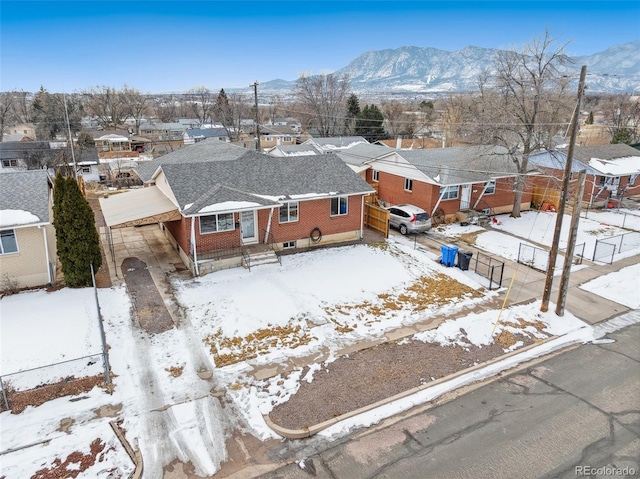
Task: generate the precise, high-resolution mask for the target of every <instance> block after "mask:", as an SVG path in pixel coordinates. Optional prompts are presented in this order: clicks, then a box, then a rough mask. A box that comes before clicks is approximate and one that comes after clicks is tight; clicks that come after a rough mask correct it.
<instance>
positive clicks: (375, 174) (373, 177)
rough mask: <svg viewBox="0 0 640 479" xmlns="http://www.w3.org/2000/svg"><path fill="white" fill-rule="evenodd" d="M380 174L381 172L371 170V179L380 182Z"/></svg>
mask: <svg viewBox="0 0 640 479" xmlns="http://www.w3.org/2000/svg"><path fill="white" fill-rule="evenodd" d="M379 173H380V172H379V171H378V170H371V179H372V180H373V181H375V182H378V181H379V180H378V177H379Z"/></svg>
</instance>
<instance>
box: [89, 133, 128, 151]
mask: <svg viewBox="0 0 640 479" xmlns="http://www.w3.org/2000/svg"><path fill="white" fill-rule="evenodd" d="M93 141H94V142H95V145H96V149H97V150H98V151H99V152H100V153H106V152H122V151H131V140H130V139H129V137H128V136H124V135H118V134H115V133H109V134H106V135H102V136H99V137H97V138H94V139H93Z"/></svg>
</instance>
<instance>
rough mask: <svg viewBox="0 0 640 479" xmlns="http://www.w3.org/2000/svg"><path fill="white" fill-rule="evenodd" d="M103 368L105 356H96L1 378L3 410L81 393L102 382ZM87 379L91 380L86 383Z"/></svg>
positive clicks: (0, 388) (103, 377) (99, 354)
mask: <svg viewBox="0 0 640 479" xmlns="http://www.w3.org/2000/svg"><path fill="white" fill-rule="evenodd" d="M105 367H106V363H105V361H104V355H103V354H102V353H97V354H92V355H90V356H84V357H81V358H76V359H71V360H69V361H63V362H59V363H54V364H49V365H47V366H42V367H39V368H33V369H26V370H24V371H19V372H15V373H11V374H5V375H3V376H0V390H1V392H2V404H1V405H2V409H3V410H9V409H13V410H15V406H17V405H22V404H23V403H24V402H25V401H26V402H28V403H31V402H36V403H38V402H39V400H40V399H46V400H50V399H54V398H56V397H61V396H65V395H67V394H75V393H76V392H74V391H76V390H78V389H80V390H84V388H85V386H87V387H88V386H89V385H90V384H92V383H96V384H97V383H98V382H102V381H104V380H105V377H106V372H107V371H105ZM88 378H94V380H93V381H87V379H88ZM30 398H31V399H33V401H32V400H31V399H30ZM32 405H38V404H32Z"/></svg>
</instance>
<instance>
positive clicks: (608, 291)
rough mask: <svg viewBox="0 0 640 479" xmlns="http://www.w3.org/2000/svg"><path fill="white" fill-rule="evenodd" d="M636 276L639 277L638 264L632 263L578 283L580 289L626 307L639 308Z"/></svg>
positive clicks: (639, 297)
mask: <svg viewBox="0 0 640 479" xmlns="http://www.w3.org/2000/svg"><path fill="white" fill-rule="evenodd" d="M638 277H640V264H634V265H631V266H627V267H626V268H623V269H621V270H620V271H616V272H613V273H609V274H607V275H605V276H600V277H599V278H596V279H592V280H591V281H589V282H587V283H584V284H582V285H580V289H584V290H585V291H590V292H592V293H595V294H597V295H599V296H602V297H603V298H606V299H608V300H610V301H613V302H615V303H619V304H622V305H624V306H627V307H628V308H631V309H640V295H639V294H638V284H639V282H638V279H637V278H638ZM632 278H633V279H632Z"/></svg>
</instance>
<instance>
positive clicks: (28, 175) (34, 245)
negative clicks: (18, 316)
mask: <svg viewBox="0 0 640 479" xmlns="http://www.w3.org/2000/svg"><path fill="white" fill-rule="evenodd" d="M0 191H2V192H3V194H2V195H0V272H2V277H0V287H1V289H3V290H4V289H11V288H14V287H15V288H33V287H39V286H45V285H47V284H53V283H54V281H55V271H56V261H57V259H56V258H57V255H56V236H55V230H54V228H53V224H52V218H53V213H52V210H51V204H52V203H51V201H52V197H51V183H50V181H49V176H48V175H47V171H46V170H26V171H15V172H6V173H2V174H0Z"/></svg>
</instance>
